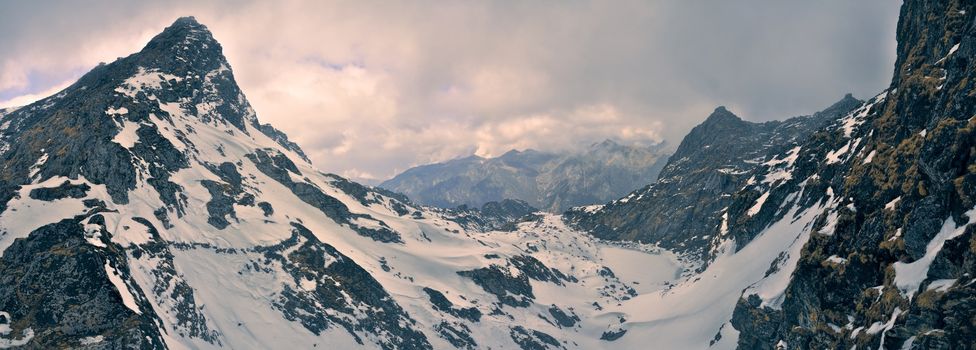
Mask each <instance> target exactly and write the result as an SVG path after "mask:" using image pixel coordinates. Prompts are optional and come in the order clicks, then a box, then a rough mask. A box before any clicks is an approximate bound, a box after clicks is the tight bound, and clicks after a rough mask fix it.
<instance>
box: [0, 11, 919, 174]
mask: <svg viewBox="0 0 976 350" xmlns="http://www.w3.org/2000/svg"><path fill="white" fill-rule="evenodd" d="M899 5H900V2H898V1H894V0H859V1H850V0H826V1H774V0H744V1H725V0H714V1H678V0H671V1H628V0H622V1H599V0H593V1H588V0H571V1H552V2H548V1H531V2H514V1H512V2H509V1H495V2H487V1H486V2H476V1H457V2H444V1H430V2H428V1H402V2H388V1H382V2H380V1H376V2H373V1H288V0H285V1H254V2H248V1H225V2H202V1H154V2H141V1H140V2H134V1H85V2H80V1H73V2H65V3H60V2H50V1H29V2H27V1H23V2H14V1H6V0H0V106H11V105H21V104H25V103H29V102H31V101H33V100H36V99H38V98H40V97H43V96H46V95H49V94H51V93H53V92H55V91H57V90H59V89H60V88H62V87H64V86H66V85H67V84H69V83H71V82H72V81H73V80H75V79H77V78H78V77H80V76H81V75H82V74H83V73H84V72H86V71H87V70H89V69H91V68H92V67H94V66H95V65H96V64H97V63H98V62H103V61H104V62H109V61H112V60H114V59H115V58H117V57H120V56H125V55H128V54H130V53H132V52H135V51H138V50H139V49H141V47H142V46H143V45H145V43H146V42H147V41H148V40H149V39H150V38H151V37H152V36H153V35H155V34H156V33H158V32H159V31H161V30H162V29H163V28H164V27H166V26H167V25H169V24H170V23H171V22H172V21H173V20H175V19H176V18H177V17H179V16H185V15H193V16H196V17H197V19H198V20H199V21H201V22H202V23H204V24H206V25H207V26H208V27H210V29H211V31H212V32H213V33H214V36H215V37H216V38H217V40H218V41H220V42H221V43H222V45H223V47H224V53H225V55H226V56H227V58H228V60H229V61H230V63H231V65H232V66H233V69H234V72H235V75H236V77H237V79H238V82H239V84H240V85H241V87H242V88H243V90H244V92H245V94H246V95H247V96H248V99H249V100H250V101H251V103H252V105H254V107H255V109H256V110H257V112H258V116H259V118H260V119H261V120H262V121H266V122H271V123H272V124H274V125H275V126H276V127H278V128H279V129H282V130H284V131H285V132H287V133H288V134H289V135H290V137H291V138H292V139H293V140H295V141H296V142H298V143H299V144H300V145H301V146H302V147H303V148H304V149H305V151H306V152H307V153H309V155H310V157H311V158H312V160H313V162H314V163H315V164H316V165H317V166H318V167H319V168H321V169H323V170H325V171H331V172H336V173H339V174H343V175H346V176H350V177H353V178H355V179H358V180H362V181H368V180H370V179H383V178H387V177H389V176H391V175H393V174H394V173H396V172H398V171H402V170H405V169H406V168H408V167H410V166H412V165H417V164H423V163H429V162H433V161H442V160H446V159H451V158H455V157H459V156H466V155H470V154H472V153H476V154H479V155H482V156H492V155H498V154H501V153H504V152H505V151H507V150H509V149H512V148H517V149H524V148H535V149H542V150H564V149H572V148H575V147H580V146H581V145H587V144H590V143H592V142H596V141H600V140H602V139H606V138H612V139H616V140H619V141H622V142H628V143H651V142H658V141H667V142H669V143H672V144H677V143H678V142H680V140H681V137H682V136H683V135H684V133H686V132H687V131H688V130H689V129H690V128H691V127H693V126H694V125H695V124H697V123H699V122H701V121H702V120H704V119H705V117H706V116H707V115H708V114H709V113H710V112H711V111H712V109H714V108H715V107H716V106H718V105H725V106H728V107H729V108H730V109H731V110H732V111H733V112H735V113H736V114H738V115H739V116H741V117H742V118H744V119H747V120H753V121H764V120H771V119H782V118H785V117H789V116H795V115H803V114H809V113H811V112H814V111H817V110H818V109H822V108H823V107H826V106H827V105H829V104H830V103H832V102H834V101H836V100H838V99H840V98H841V96H843V94H844V93H846V92H852V93H854V95H855V96H856V97H859V98H867V97H870V96H872V95H874V94H875V93H877V92H879V91H880V90H882V89H883V88H885V87H886V86H887V84H888V80H889V79H890V77H891V72H892V70H893V68H892V66H893V63H894V48H895V40H894V30H895V25H896V22H897V16H898V7H899Z"/></svg>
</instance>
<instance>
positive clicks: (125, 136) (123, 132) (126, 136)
mask: <svg viewBox="0 0 976 350" xmlns="http://www.w3.org/2000/svg"><path fill="white" fill-rule="evenodd" d="M137 130H139V124H138V123H133V122H130V121H128V120H126V121H125V122H123V123H122V128H121V129H119V133H118V134H115V137H113V138H112V142H115V143H117V144H119V145H121V146H122V147H125V148H132V146H135V145H136V142H139V135H138V134H137V133H136V131H137Z"/></svg>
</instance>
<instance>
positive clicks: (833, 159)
mask: <svg viewBox="0 0 976 350" xmlns="http://www.w3.org/2000/svg"><path fill="white" fill-rule="evenodd" d="M850 148H851V142H850V141H848V142H847V143H846V144H845V145H844V146H843V147H841V148H839V149H837V150H836V151H830V152H828V153H827V157H826V160H827V164H834V163H839V162H840V161H841V158H840V156H842V155H844V154H845V153H847V151H848V150H850Z"/></svg>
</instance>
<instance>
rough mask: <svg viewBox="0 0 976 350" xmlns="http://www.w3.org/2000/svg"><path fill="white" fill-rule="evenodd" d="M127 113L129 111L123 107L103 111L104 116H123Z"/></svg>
mask: <svg viewBox="0 0 976 350" xmlns="http://www.w3.org/2000/svg"><path fill="white" fill-rule="evenodd" d="M128 113H129V109H128V108H125V107H122V108H115V107H109V109H106V110H105V114H108V115H124V114H128Z"/></svg>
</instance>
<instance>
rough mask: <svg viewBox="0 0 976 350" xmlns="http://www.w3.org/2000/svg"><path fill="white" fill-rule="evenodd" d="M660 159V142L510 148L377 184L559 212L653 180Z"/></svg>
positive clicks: (428, 198)
mask: <svg viewBox="0 0 976 350" xmlns="http://www.w3.org/2000/svg"><path fill="white" fill-rule="evenodd" d="M666 159H667V155H666V153H665V150H664V148H663V145H655V146H650V147H643V146H624V145H620V144H618V143H616V142H613V141H611V140H606V141H603V142H600V143H597V144H594V145H592V146H590V147H589V148H588V149H586V150H584V151H582V152H575V153H565V154H556V153H545V152H539V151H535V150H525V151H515V150H512V151H509V152H507V153H505V154H503V155H501V156H499V157H497V158H488V159H486V158H481V157H478V156H471V157H466V158H461V159H455V160H451V161H447V162H443V163H436V164H430V165H423V166H418V167H414V168H411V169H408V170H407V171H404V172H403V173H401V174H398V175H397V176H395V177H393V178H392V179H390V180H387V181H384V182H383V183H382V184H380V187H383V188H386V189H390V190H392V191H396V192H400V193H403V194H406V195H407V196H409V197H410V198H412V199H413V200H415V201H417V202H418V203H421V204H425V205H433V206H438V207H442V208H452V207H455V206H458V205H467V206H472V207H479V206H481V205H483V204H484V203H486V202H490V201H500V200H503V199H518V200H523V201H526V202H527V203H529V205H532V206H534V207H536V208H541V209H544V210H549V211H553V212H561V211H563V210H566V209H569V208H571V207H574V206H580V205H588V204H594V203H604V202H607V201H609V200H611V199H614V198H619V197H620V196H622V195H624V194H626V193H628V192H630V191H632V190H634V189H635V188H638V187H640V186H643V185H645V184H647V183H649V182H653V181H654V179H656V178H657V174H658V172H660V170H661V167H662V166H663V165H664V161H665V160H666Z"/></svg>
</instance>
